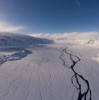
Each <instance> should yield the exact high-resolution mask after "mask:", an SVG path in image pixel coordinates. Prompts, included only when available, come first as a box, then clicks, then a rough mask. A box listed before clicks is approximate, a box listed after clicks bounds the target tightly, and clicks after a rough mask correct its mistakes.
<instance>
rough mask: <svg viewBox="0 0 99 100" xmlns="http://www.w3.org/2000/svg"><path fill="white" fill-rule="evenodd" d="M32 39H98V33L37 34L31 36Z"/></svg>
mask: <svg viewBox="0 0 99 100" xmlns="http://www.w3.org/2000/svg"><path fill="white" fill-rule="evenodd" d="M32 36H34V37H40V38H48V39H52V40H66V39H77V40H79V39H92V38H99V33H98V32H72V33H63V34H61V33H60V34H59V33H55V34H49V33H46V34H45V33H39V34H32Z"/></svg>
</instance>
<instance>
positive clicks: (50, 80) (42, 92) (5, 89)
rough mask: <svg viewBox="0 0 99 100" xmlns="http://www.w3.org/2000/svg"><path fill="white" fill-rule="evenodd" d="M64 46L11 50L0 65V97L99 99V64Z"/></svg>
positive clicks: (6, 99)
mask: <svg viewBox="0 0 99 100" xmlns="http://www.w3.org/2000/svg"><path fill="white" fill-rule="evenodd" d="M61 46H62V45H61V44H53V45H48V46H46V47H30V48H27V49H23V50H21V49H19V50H17V51H14V52H12V51H10V58H11V57H12V59H10V61H6V62H5V63H2V64H1V65H0V100H99V84H98V83H99V81H98V80H99V64H98V63H97V62H96V61H94V60H92V59H89V58H86V57H85V56H82V55H86V56H88V55H87V53H86V52H85V51H84V52H83V51H81V50H80V49H79V51H78V50H77V48H76V49H75V48H72V47H71V48H69V47H67V46H66V45H65V46H62V47H63V49H60V47H61ZM65 47H67V49H65ZM74 49H75V50H74ZM82 50H83V49H82ZM91 50H92V49H91ZM70 51H71V52H70ZM2 52H3V51H2ZM76 52H77V54H76ZM87 52H89V49H88V51H87ZM97 52H98V49H97ZM0 53H1V52H0ZM5 53H6V52H5V51H4V52H3V54H5ZM5 55H9V53H7V54H5ZM11 55H12V56H11ZM17 57H19V58H18V60H17V59H15V60H13V58H17ZM20 57H21V58H20Z"/></svg>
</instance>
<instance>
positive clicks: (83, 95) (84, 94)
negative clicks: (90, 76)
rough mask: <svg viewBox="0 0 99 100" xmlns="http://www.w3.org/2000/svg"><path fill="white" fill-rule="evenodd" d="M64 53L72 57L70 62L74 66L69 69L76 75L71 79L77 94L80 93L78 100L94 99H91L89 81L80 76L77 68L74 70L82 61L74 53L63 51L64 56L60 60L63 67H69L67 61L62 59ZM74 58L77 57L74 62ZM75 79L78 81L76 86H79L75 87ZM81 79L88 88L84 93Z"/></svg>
mask: <svg viewBox="0 0 99 100" xmlns="http://www.w3.org/2000/svg"><path fill="white" fill-rule="evenodd" d="M64 53H66V54H68V55H69V56H70V60H71V61H72V65H71V66H69V67H68V68H70V69H71V70H72V71H73V73H74V75H73V76H72V77H71V82H72V84H73V85H74V86H75V88H76V89H77V92H78V98H77V100H92V97H91V94H92V93H91V89H90V85H89V82H88V80H86V79H85V78H84V77H83V76H82V75H80V74H79V73H77V72H76V71H75V68H74V67H75V66H76V64H77V63H78V62H79V61H80V57H78V56H76V55H73V54H72V53H69V52H67V49H63V50H62V54H61V56H60V57H59V58H60V59H61V60H62V62H63V65H64V66H65V67H67V65H66V62H65V59H64V58H62V57H63V56H64ZM73 57H75V58H76V60H74V58H73ZM74 78H75V80H76V84H77V85H75V83H74ZM79 79H81V80H82V81H84V82H85V84H86V86H87V87H86V90H85V91H84V92H82V88H83V87H82V84H83V83H81V82H80V80H79Z"/></svg>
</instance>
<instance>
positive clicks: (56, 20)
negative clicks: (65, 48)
mask: <svg viewBox="0 0 99 100" xmlns="http://www.w3.org/2000/svg"><path fill="white" fill-rule="evenodd" d="M8 26H9V27H8ZM10 26H11V27H10ZM0 27H1V29H2V30H3V29H7V28H10V29H7V30H11V29H13V31H17V32H19V31H23V32H27V33H64V32H93V31H95V32H99V0H0Z"/></svg>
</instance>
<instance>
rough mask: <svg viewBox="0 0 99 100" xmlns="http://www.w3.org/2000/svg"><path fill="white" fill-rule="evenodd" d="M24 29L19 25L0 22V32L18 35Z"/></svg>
mask: <svg viewBox="0 0 99 100" xmlns="http://www.w3.org/2000/svg"><path fill="white" fill-rule="evenodd" d="M24 28H25V27H24V26H20V25H14V24H12V23H10V22H7V21H0V32H11V33H19V32H21V31H22V30H23V29H24Z"/></svg>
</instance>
